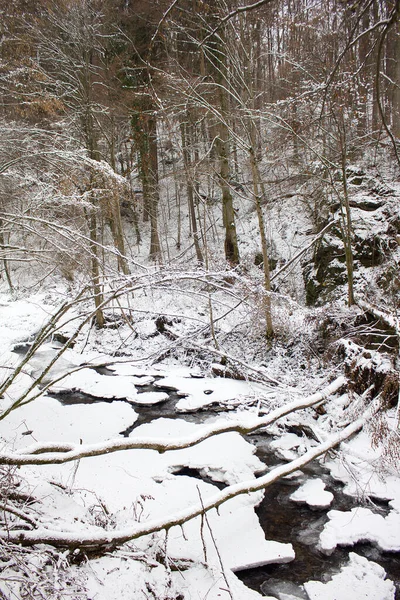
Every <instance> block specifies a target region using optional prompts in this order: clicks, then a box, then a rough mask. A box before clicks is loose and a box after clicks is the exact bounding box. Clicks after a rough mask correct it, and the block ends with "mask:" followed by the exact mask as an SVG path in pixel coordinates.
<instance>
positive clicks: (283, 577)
mask: <svg viewBox="0 0 400 600" xmlns="http://www.w3.org/2000/svg"><path fill="white" fill-rule="evenodd" d="M102 372H103V374H109V375H110V376H111V375H112V373H111V372H109V371H108V372H105V371H104V370H103V371H102ZM140 390H141V391H143V392H150V391H157V392H160V391H165V392H167V393H168V400H166V401H164V402H162V403H160V404H156V405H152V406H142V405H134V406H133V408H134V409H135V412H136V413H137V414H138V415H139V417H138V418H137V420H136V421H135V422H134V423H132V425H131V426H129V427H127V428H126V429H125V430H124V431H121V432H120V434H121V435H124V436H127V435H129V433H130V432H131V431H133V429H135V428H136V427H138V426H139V425H142V424H144V423H150V422H151V421H153V420H154V419H158V418H160V417H164V418H171V419H174V418H180V419H185V420H188V421H191V422H196V423H203V422H204V421H206V420H207V419H209V418H210V417H212V416H215V411H214V410H206V411H201V412H198V413H190V414H182V413H177V412H176V410H175V405H176V402H177V401H178V400H179V398H181V396H178V395H177V393H176V392H174V391H171V390H170V389H165V390H164V389H162V388H160V387H157V388H155V387H154V386H153V385H147V386H143V387H141V388H140ZM55 397H56V398H57V399H58V400H59V401H60V402H61V403H62V404H77V403H85V404H87V403H94V402H121V401H123V400H108V399H107V400H103V399H101V398H95V397H92V396H89V395H86V394H83V393H77V392H69V393H63V394H59V395H56V396H55ZM247 439H248V441H250V442H251V443H253V444H254V445H255V446H256V448H257V456H258V457H259V458H260V459H261V460H262V461H263V462H264V463H265V465H267V467H273V466H275V465H277V464H279V463H280V462H282V461H281V460H280V459H279V458H278V457H277V456H276V454H275V453H274V452H273V451H272V450H271V448H270V447H269V442H270V438H269V437H268V436H267V435H260V434H257V435H253V436H249V437H248V438H247ZM180 474H183V475H187V476H192V477H201V475H200V473H199V472H197V471H193V472H192V470H190V469H189V470H188V469H187V468H184V469H182V471H181V472H179V473H176V475H180ZM304 477H319V478H321V479H323V480H324V482H325V484H326V489H327V490H329V491H331V492H332V493H333V494H334V500H333V502H332V504H331V506H330V507H329V508H324V509H312V508H310V507H308V506H307V505H304V504H299V503H297V502H293V501H292V500H290V498H289V496H290V495H291V493H292V492H293V491H294V490H295V489H296V488H297V487H298V486H299V485H300V483H304ZM210 482H211V480H210V481H208V483H210ZM212 483H213V484H214V485H217V483H216V482H212ZM342 488H343V486H342V485H341V484H340V482H337V481H335V480H333V479H332V477H331V476H330V474H329V472H328V471H327V470H326V469H325V468H324V467H323V465H321V463H319V462H317V461H315V462H313V463H312V464H310V465H308V466H307V467H306V468H305V469H304V470H303V475H302V476H301V478H288V479H282V480H280V481H278V482H277V483H275V484H273V485H272V486H270V487H269V488H267V489H266V491H265V496H264V499H263V501H262V502H261V504H260V505H259V507H258V508H257V515H258V518H259V520H260V524H261V526H262V528H263V530H264V532H265V537H266V539H268V540H275V541H278V542H284V543H291V544H292V545H293V548H294V550H295V555H296V558H295V560H294V561H292V562H290V563H286V564H272V565H267V566H264V567H258V568H256V569H248V570H245V571H240V572H238V573H236V574H237V576H238V577H239V578H240V579H241V580H242V581H243V582H244V583H245V584H246V585H247V586H248V587H250V588H252V589H254V590H257V591H258V592H261V593H263V592H265V593H266V594H268V593H269V594H271V595H273V594H272V593H271V591H270V590H268V589H267V588H268V585H269V583H271V584H272V585H273V586H274V585H275V586H276V585H278V587H279V585H282V584H283V585H287V586H288V587H289V588H290V586H292V585H293V584H294V586H293V589H294V590H295V592H294V593H298V594H299V596H298V598H302V597H304V598H306V596H302V595H301V594H302V592H301V589H300V588H298V591H296V590H297V587H296V586H301V584H303V583H304V582H306V581H309V580H317V581H328V580H329V579H330V578H331V576H332V575H333V574H335V573H337V572H339V571H340V569H341V567H342V566H343V565H345V564H346V563H347V560H348V554H349V552H353V551H354V552H356V553H358V554H360V555H362V556H365V557H366V558H368V559H369V560H373V561H375V562H377V563H378V564H380V565H381V566H382V567H383V568H384V569H385V570H386V572H387V574H388V577H389V578H390V579H391V580H392V581H393V582H394V584H395V586H396V588H397V592H396V600H400V554H399V553H385V552H381V551H380V550H379V549H377V548H376V547H374V546H373V545H371V544H368V543H366V544H356V545H354V546H352V547H350V548H338V549H337V550H335V552H334V553H333V554H332V555H330V556H326V555H325V554H323V553H321V552H320V551H319V550H318V548H317V542H318V539H319V534H320V533H321V531H322V529H323V527H324V524H325V523H326V522H327V520H328V517H327V516H326V514H327V512H328V510H331V509H336V510H351V508H353V507H355V506H359V505H360V503H359V502H358V501H357V499H354V498H351V497H349V496H346V495H345V494H344V493H343V491H342ZM374 510H376V511H377V512H381V514H387V512H388V508H387V507H385V504H384V503H382V507H381V508H379V507H377V508H376V509H374ZM290 589H291V588H290ZM276 597H277V598H278V597H279V595H277V596H276ZM292 597H295V596H292Z"/></svg>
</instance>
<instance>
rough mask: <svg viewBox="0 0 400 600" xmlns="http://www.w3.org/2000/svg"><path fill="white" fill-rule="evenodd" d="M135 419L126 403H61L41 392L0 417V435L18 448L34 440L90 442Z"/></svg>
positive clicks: (112, 435) (115, 432)
mask: <svg viewBox="0 0 400 600" xmlns="http://www.w3.org/2000/svg"><path fill="white" fill-rule="evenodd" d="M136 420H137V414H136V413H135V411H134V410H133V408H132V407H131V406H130V405H129V404H126V403H117V404H112V405H111V404H107V403H103V402H102V403H95V404H79V405H75V406H74V405H68V406H62V404H60V402H58V400H55V399H54V398H51V397H49V396H41V397H39V398H37V399H36V400H35V401H34V402H32V403H29V404H26V405H25V406H21V407H19V408H18V409H17V410H14V411H12V412H11V413H10V415H9V416H8V417H7V419H4V420H1V421H0V436H1V437H2V438H3V439H4V440H7V441H8V442H9V443H12V444H13V445H14V447H15V448H19V449H20V448H23V447H25V446H26V445H27V444H28V443H31V442H33V441H35V442H46V441H47V442H54V441H60V442H75V443H78V444H79V443H92V442H96V441H97V442H98V441H102V440H106V439H112V438H115V437H117V436H118V434H119V432H120V431H121V430H123V429H125V428H126V427H128V426H129V425H132V423H134V422H135V421H136Z"/></svg>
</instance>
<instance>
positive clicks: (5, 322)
mask: <svg viewBox="0 0 400 600" xmlns="http://www.w3.org/2000/svg"><path fill="white" fill-rule="evenodd" d="M52 312H54V306H52V305H51V304H46V303H45V302H44V299H43V298H42V297H40V296H36V297H35V298H31V299H26V300H23V301H22V300H20V301H11V300H10V299H9V298H8V297H6V296H2V297H1V298H0V339H1V340H2V347H1V352H0V364H1V367H2V378H3V380H5V378H6V376H8V374H9V373H10V372H11V368H12V367H13V366H15V365H17V364H18V362H19V361H20V360H21V358H22V357H21V356H17V355H16V354H15V353H13V352H11V350H12V348H13V346H14V345H15V344H18V343H22V342H24V341H26V340H27V339H28V338H29V337H30V336H34V335H35V333H36V332H37V331H38V330H39V328H40V326H41V325H42V324H43V323H44V322H45V320H46V319H47V318H48V317H49V315H50V314H51V313H52ZM147 329H148V328H147ZM147 329H146V331H147ZM114 331H115V330H114ZM112 335H113V332H112V331H109V332H105V333H104V337H106V340H104V339H103V340H102V344H98V341H99V340H98V339H96V340H95V341H94V342H93V343H87V337H86V334H85V349H84V350H83V351H82V348H83V344H82V347H81V348H80V347H79V341H78V345H77V348H76V349H74V350H68V351H67V352H66V353H65V354H64V355H63V357H62V359H61V360H60V361H59V362H57V363H56V365H55V366H54V367H53V370H52V372H51V375H52V376H53V377H60V376H61V375H63V374H65V373H67V372H68V371H69V370H71V369H73V370H74V372H73V373H72V374H70V375H67V376H66V377H65V378H63V379H62V380H60V381H58V382H57V383H56V384H54V385H53V386H51V387H50V388H49V390H48V392H45V393H43V394H41V393H40V390H38V389H37V388H34V389H33V390H32V391H30V394H31V395H32V394H37V395H38V397H37V398H36V399H35V400H33V401H32V402H28V403H26V404H23V405H21V406H19V407H18V408H16V409H15V410H13V411H11V412H10V414H9V415H7V416H6V418H4V419H2V420H1V421H0V437H1V439H2V446H3V448H2V450H3V452H5V451H9V450H13V451H14V452H22V451H23V449H25V448H26V447H29V446H31V445H32V444H34V443H38V442H60V443H61V442H62V443H69V442H73V443H76V444H89V443H95V442H101V441H104V440H110V439H114V438H118V436H119V433H120V432H121V431H124V430H126V429H127V428H128V427H130V426H131V425H133V424H134V423H135V422H136V420H137V418H138V414H137V411H138V410H139V407H140V406H143V405H148V406H150V405H156V406H158V403H161V404H159V406H160V408H159V410H160V418H158V419H155V420H153V421H152V422H151V423H148V424H144V425H140V426H138V427H135V428H134V429H133V431H132V433H131V434H130V437H131V438H132V439H134V438H136V437H138V438H142V437H145V438H146V439H149V438H154V439H159V438H162V439H165V438H168V439H177V438H180V437H185V436H186V437H187V436H190V435H191V434H193V433H194V432H196V431H197V430H198V428H199V427H200V426H201V424H196V423H194V422H189V421H185V418H184V415H183V414H180V415H179V418H175V419H166V418H163V417H162V402H163V401H164V400H165V399H166V393H165V392H164V391H162V392H148V391H147V392H143V391H142V388H143V386H145V385H148V384H151V383H152V382H154V381H155V380H156V386H158V387H161V388H168V389H169V388H171V389H175V390H177V393H178V395H181V396H182V397H181V399H180V400H179V402H178V404H177V410H178V411H180V413H183V412H185V411H189V412H190V411H193V410H198V409H199V408H204V407H206V406H208V405H210V404H214V403H217V404H219V405H223V406H224V407H225V408H229V409H232V410H231V412H230V413H229V415H226V414H225V415H221V414H215V416H213V417H210V416H207V417H204V421H207V423H208V424H211V423H212V424H218V423H219V422H225V421H226V419H229V418H237V417H238V415H239V417H241V418H243V419H245V415H246V414H248V413H250V415H251V416H254V415H256V414H257V413H258V411H259V410H260V409H261V408H263V410H262V411H261V412H266V406H267V405H268V399H269V398H271V397H272V396H271V393H272V392H271V388H270V387H268V385H264V384H259V383H257V384H256V383H253V382H250V381H236V380H229V379H220V378H211V377H203V378H200V377H199V375H200V374H201V373H200V372H199V370H198V367H196V368H190V367H188V366H183V365H182V366H177V365H176V363H174V361H170V363H169V362H168V361H164V362H163V364H162V365H152V366H150V365H149V363H147V364H146V363H145V362H144V361H142V362H141V363H140V361H139V362H138V361H134V360H129V359H128V358H126V357H124V359H123V361H121V362H118V360H116V359H115V357H112V356H111V354H112V352H111V350H112V348H113V344H114V347H117V346H118V345H119V344H120V338H118V335H117V334H115V333H114V336H115V337H114V341H113V338H112ZM146 335H147V334H146ZM143 339H144V338H143ZM141 341H142V340H141V339H140V336H139V338H138V343H141ZM56 351H57V350H56V348H54V347H52V344H51V342H50V340H49V341H48V342H46V344H44V345H43V347H42V348H41V349H40V350H39V351H38V352H37V353H36V355H35V357H34V359H33V360H32V361H30V362H29V364H28V365H26V367H25V368H24V371H23V373H21V375H20V376H19V378H18V379H17V381H16V382H14V383H13V385H12V386H11V387H10V388H9V389H8V390H7V391H6V393H5V394H4V397H3V398H2V399H1V400H0V402H1V405H0V406H1V408H2V410H3V411H4V410H5V409H7V408H8V407H9V406H11V405H12V403H13V402H15V400H16V399H17V398H18V397H21V393H23V391H24V390H27V389H28V388H29V387H30V386H31V383H32V381H33V377H34V376H35V375H37V374H38V373H39V372H40V370H41V369H42V368H43V367H44V365H45V364H46V362H48V361H50V360H51V359H52V357H53V356H54V354H55V352H56ZM100 363H101V364H103V363H108V367H109V368H110V371H111V372H112V374H108V375H106V374H104V373H98V372H97V371H95V370H94V369H93V368H91V367H92V366H93V365H96V364H100ZM110 363H111V364H110ZM47 377H49V376H47ZM305 378H306V375H305ZM315 381H316V382H319V379H318V378H316V380H315ZM314 383H315V382H314ZM317 385H318V384H317ZM311 386H312V382H310V381H308V382H307V383H306V382H304V381H303V382H302V383H301V386H300V391H299V392H298V393H299V394H300V395H301V394H302V392H303V391H304V389H308V388H309V387H311ZM68 390H75V391H79V392H82V393H84V394H89V395H90V396H92V397H94V398H104V399H109V400H114V401H113V402H108V403H105V402H94V403H92V404H75V405H63V404H61V403H60V402H59V401H58V400H57V399H55V398H54V397H51V396H50V395H49V393H50V392H55V391H57V392H60V391H63V392H66V391H68ZM295 394H296V388H294V387H292V388H288V386H287V385H286V383H284V382H283V383H282V396H281V399H280V401H279V389H278V390H277V391H275V392H274V395H273V398H274V402H273V407H274V408H275V406H276V405H278V404H279V402H280V403H281V404H282V403H283V402H286V401H288V400H291V399H294V397H295ZM335 400H337V399H335ZM335 400H334V401H332V402H331V403H328V405H327V410H328V413H327V414H326V415H325V416H323V417H321V419H319V421H318V424H316V423H315V419H313V415H312V414H311V413H305V416H304V414H303V416H302V419H303V424H304V423H309V424H310V426H312V427H314V429H315V430H316V431H317V432H318V433H319V434H320V435H321V437H323V436H327V435H329V433H330V428H332V427H333V428H335V420H337V419H338V417H340V415H341V414H342V405H344V404H345V403H344V401H343V398H342V400H341V401H339V402H337V403H336V405H335ZM135 406H136V407H137V408H136V409H135ZM271 431H272V432H273V433H275V434H277V435H276V441H275V442H274V444H273V445H274V447H275V450H276V451H277V452H278V451H279V452H280V454H281V456H284V457H286V459H287V460H291V459H293V458H296V457H297V456H299V455H301V454H302V453H304V452H305V451H307V450H309V449H310V448H312V447H314V446H315V445H316V443H317V442H315V441H314V440H312V439H311V438H308V437H306V436H298V435H295V434H286V435H281V432H280V430H278V428H277V427H272V429H271ZM342 447H343V451H342V452H341V453H339V454H338V455H337V456H335V458H333V459H332V458H330V459H329V461H328V462H326V465H327V466H328V467H329V469H330V471H331V474H332V476H333V477H334V478H336V479H338V480H340V481H343V482H344V484H345V485H346V488H345V491H346V493H348V494H350V495H354V496H363V497H368V498H371V499H373V498H375V499H382V500H386V501H388V513H387V515H386V516H382V515H380V514H375V513H373V511H372V510H371V509H370V508H366V507H365V506H360V507H358V508H354V509H353V510H351V511H348V512H345V511H343V512H341V511H336V510H332V511H329V512H328V518H329V520H328V521H327V523H326V525H325V527H324V528H323V531H322V533H321V535H320V540H319V546H320V549H321V551H323V552H326V553H330V552H333V551H334V549H335V547H336V546H337V545H341V546H348V547H351V546H352V545H353V544H354V543H356V542H357V541H358V540H362V541H370V542H371V543H373V544H375V545H376V546H378V547H379V548H381V549H382V550H384V551H390V552H399V551H400V545H399V540H400V479H399V474H398V472H397V465H392V467H390V466H389V465H388V464H386V463H385V465H386V467H385V468H386V472H384V471H383V467H382V464H383V463H381V462H380V461H381V457H380V454H379V450H376V449H372V448H371V440H370V437H369V435H368V433H366V432H362V433H360V434H358V435H357V436H356V437H355V438H353V439H352V440H351V441H348V442H346V443H345V444H343V446H342ZM182 468H188V469H191V470H192V471H189V472H188V473H189V475H185V474H181V475H180V474H178V472H179V471H180V470H181V469H182ZM193 470H194V471H197V472H198V473H199V478H195V477H193V476H190V474H193V472H194V471H193ZM262 471H265V465H263V463H261V461H260V460H259V459H258V458H257V457H256V456H255V448H254V446H253V445H252V444H250V443H249V442H248V441H245V439H244V438H243V437H242V436H241V435H240V434H239V433H238V432H229V433H223V434H220V435H218V436H214V437H211V438H208V439H205V440H204V441H202V442H201V443H199V444H197V445H195V446H193V447H190V448H184V449H180V450H174V451H169V452H163V453H158V452H155V451H154V450H145V449H139V450H126V451H123V452H115V453H110V454H105V455H103V456H96V457H91V458H86V459H82V460H79V461H73V462H67V463H66V464H61V465H54V464H53V465H43V466H25V467H23V468H21V469H19V470H18V476H19V477H21V481H22V483H21V489H24V490H29V493H30V494H32V496H33V497H34V498H35V499H36V500H37V502H36V503H35V510H37V515H38V516H37V519H38V522H39V523H40V526H41V527H44V528H46V529H49V530H55V531H64V532H70V533H71V534H74V533H76V532H81V533H84V534H87V535H89V534H90V532H93V533H94V534H95V533H97V532H98V531H99V530H100V531H102V530H103V531H106V532H109V533H110V535H111V536H112V534H113V532H116V531H120V530H124V528H129V527H130V526H132V525H133V524H138V523H146V522H147V521H153V520H160V519H165V518H167V516H169V515H174V514H179V513H180V512H181V511H182V510H185V509H187V508H188V507H190V506H192V505H193V506H195V505H198V504H199V503H201V504H202V503H205V502H206V501H207V499H209V498H211V497H213V496H214V494H215V492H216V486H215V485H214V484H213V483H212V482H216V483H217V482H219V483H222V484H224V485H232V484H237V483H239V482H241V481H254V480H255V478H256V476H257V475H258V474H259V473H260V472H262ZM201 477H203V478H204V479H206V481H204V480H202V479H201ZM360 490H361V491H362V494H360ZM262 496H263V492H262V491H258V492H252V493H248V494H241V495H239V496H236V497H235V498H232V499H230V500H229V501H227V502H226V503H224V504H222V505H221V506H220V507H219V508H218V510H217V509H212V510H210V511H208V512H207V513H206V515H205V516H203V517H201V516H199V517H196V518H194V519H191V520H190V521H188V522H187V523H185V524H184V525H182V526H171V527H169V528H168V532H167V534H166V533H165V531H160V532H158V533H153V534H151V535H147V536H143V537H141V538H138V539H135V540H133V541H131V542H129V543H128V544H126V545H124V546H121V547H120V548H119V549H116V550H114V551H112V552H111V551H110V552H107V553H105V554H104V555H103V556H100V557H93V558H90V557H89V559H88V560H85V561H83V562H80V564H68V566H66V562H65V561H66V557H67V554H64V555H63V556H64V559H65V561H64V563H63V568H64V569H67V571H68V572H69V573H70V574H72V575H71V576H72V577H73V578H74V579H75V581H79V582H80V583H79V585H80V588H79V590H75V594H76V595H75V596H74V597H76V598H78V597H80V598H87V599H89V598H91V599H92V600H113V599H115V600H117V599H118V600H131V599H132V598H135V600H136V599H141V598H143V599H145V598H157V599H159V600H178V599H184V600H193V599H198V600H201V599H203V598H204V599H205V598H207V599H208V600H214V599H215V600H220V599H224V598H227V599H228V598H231V599H232V598H234V599H235V600H247V599H248V600H255V599H256V598H261V597H262V596H261V595H260V594H259V593H258V592H255V591H253V590H250V589H249V588H247V587H246V586H245V585H244V584H243V583H242V582H241V581H240V580H239V579H238V578H237V577H236V575H235V572H236V571H240V570H242V569H244V568H248V567H254V566H258V565H265V564H269V563H281V562H289V561H293V560H295V552H294V549H293V546H292V545H291V544H284V543H280V542H277V541H275V540H266V539H265V535H264V532H263V530H262V529H261V526H260V524H259V521H258V518H257V516H256V513H255V507H256V506H257V505H258V504H259V502H260V501H261V499H262ZM332 500H333V495H332V493H331V492H329V491H327V490H325V484H324V482H323V481H322V480H321V479H319V478H311V479H309V480H308V481H305V482H304V481H303V482H302V483H301V484H299V487H298V488H297V489H296V490H295V491H294V492H293V493H292V494H291V501H293V502H300V503H306V504H307V505H309V506H310V507H313V508H319V509H321V508H322V507H328V506H329V505H330V504H331V502H332ZM7 519H11V522H12V519H13V517H12V515H11V516H10V515H8V517H7ZM39 551H40V548H39ZM35 560H38V559H35ZM59 560H61V559H59ZM59 564H61V563H60V562H59ZM59 570H60V572H61V568H60V569H59ZM18 573H19V572H18V569H17V567H16V566H15V564H11V563H10V565H7V567H5V568H3V570H2V573H1V575H0V590H1V591H2V592H3V594H5V597H6V598H9V597H16V598H18V597H20V596H19V593H20V592H19V591H18V590H19V589H20V588H19V586H20V581H19V575H18ZM52 576H53V577H55V574H54V572H53V575H52ZM65 580H66V576H64V578H62V577H61V575H59V585H60V586H62V581H65ZM349 590H351V596H349ZM63 593H65V596H63V595H62V594H63ZM67 593H68V592H67V591H66V590H64V591H63V592H61V595H60V596H58V597H67ZM302 593H304V594H306V595H305V596H296V595H293V593H292V592H290V593H289V592H286V593H285V592H282V594H281V595H280V596H276V595H274V596H270V598H273V597H274V598H281V599H282V598H284V599H285V600H293V599H294V598H296V597H305V598H309V600H331V599H332V600H333V599H334V600H348V598H349V597H351V598H352V600H365V598H368V599H371V600H392V599H394V598H395V586H394V584H393V583H392V582H391V581H390V580H388V579H385V572H384V569H383V568H382V567H381V566H379V565H378V564H376V563H375V562H373V561H371V560H368V559H367V558H365V557H362V556H359V555H358V554H357V553H350V554H349V560H348V562H347V563H346V564H344V565H343V567H342V569H341V571H340V572H339V573H336V574H334V575H333V576H332V578H331V580H330V581H308V582H305V583H304V586H303V588H302ZM13 594H14V595H13ZM79 594H80V595H79ZM285 594H286V595H285ZM307 595H308V596H307ZM48 597H49V598H50V597H53V596H50V595H49V596H48ZM54 597H56V596H55V595H54Z"/></svg>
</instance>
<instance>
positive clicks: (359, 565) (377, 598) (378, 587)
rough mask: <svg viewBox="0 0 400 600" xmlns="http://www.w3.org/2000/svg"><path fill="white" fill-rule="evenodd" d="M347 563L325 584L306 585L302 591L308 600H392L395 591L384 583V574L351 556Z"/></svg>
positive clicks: (360, 559) (364, 561) (365, 560)
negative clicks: (305, 592) (304, 591)
mask: <svg viewBox="0 0 400 600" xmlns="http://www.w3.org/2000/svg"><path fill="white" fill-rule="evenodd" d="M349 558H350V560H349V563H348V564H347V565H346V566H345V567H344V568H343V569H342V571H341V572H340V573H338V574H337V575H334V576H333V577H332V580H331V581H329V582H327V583H321V582H319V581H308V582H307V583H305V584H304V587H305V589H306V591H307V594H308V595H309V598H310V600H348V599H349V598H350V597H351V600H394V599H395V587H394V585H393V583H392V582H391V581H390V580H385V575H386V574H385V570H384V569H383V568H382V567H381V566H379V565H377V564H376V563H374V562H372V561H370V560H367V559H366V558H364V557H363V556H359V555H358V554H355V553H354V552H351V553H350V555H349Z"/></svg>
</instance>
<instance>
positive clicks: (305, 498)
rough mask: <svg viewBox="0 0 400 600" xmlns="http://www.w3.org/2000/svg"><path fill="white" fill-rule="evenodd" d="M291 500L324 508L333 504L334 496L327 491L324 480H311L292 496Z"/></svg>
mask: <svg viewBox="0 0 400 600" xmlns="http://www.w3.org/2000/svg"><path fill="white" fill-rule="evenodd" d="M290 499H291V500H293V501H294V502H303V503H305V504H308V506H311V507H319V508H324V507H326V506H329V505H330V504H331V503H332V500H333V494H332V493H331V492H327V491H326V490H325V483H324V482H323V481H322V479H309V480H308V481H306V482H305V483H304V484H303V485H301V486H300V487H299V489H298V490H296V491H295V492H293V494H291V496H290Z"/></svg>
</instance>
